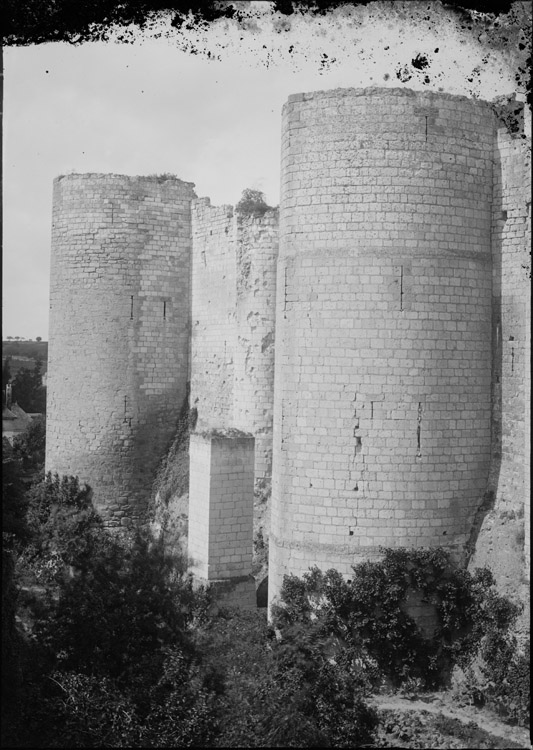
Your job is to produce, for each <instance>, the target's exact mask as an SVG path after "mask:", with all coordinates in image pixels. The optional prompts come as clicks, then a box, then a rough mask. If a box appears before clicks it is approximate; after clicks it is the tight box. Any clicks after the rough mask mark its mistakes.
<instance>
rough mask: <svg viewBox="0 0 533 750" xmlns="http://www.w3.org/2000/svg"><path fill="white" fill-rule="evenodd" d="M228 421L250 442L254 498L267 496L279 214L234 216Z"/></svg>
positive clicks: (272, 391)
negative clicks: (233, 307) (252, 443)
mask: <svg viewBox="0 0 533 750" xmlns="http://www.w3.org/2000/svg"><path fill="white" fill-rule="evenodd" d="M236 230H237V242H236V251H237V258H236V262H237V279H236V281H237V300H236V304H237V307H236V323H237V341H236V346H235V370H234V373H235V379H234V391H233V422H234V426H235V427H237V428H238V429H241V430H244V431H245V432H249V433H251V434H253V435H254V437H255V485H256V490H257V494H262V495H266V496H269V495H270V485H271V477H272V426H273V409H274V331H275V316H276V267H277V265H276V264H277V259H278V211H277V210H272V211H268V212H267V213H266V214H265V215H264V216H253V215H247V214H242V213H237V222H236Z"/></svg>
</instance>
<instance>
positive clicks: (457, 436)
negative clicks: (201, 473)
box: [269, 89, 494, 600]
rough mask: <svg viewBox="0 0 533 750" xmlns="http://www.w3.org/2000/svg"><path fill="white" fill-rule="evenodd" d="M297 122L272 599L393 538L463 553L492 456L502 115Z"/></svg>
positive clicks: (319, 111)
mask: <svg viewBox="0 0 533 750" xmlns="http://www.w3.org/2000/svg"><path fill="white" fill-rule="evenodd" d="M282 132H283V136H282V196H281V205H280V256H279V264H278V287H277V317H276V373H275V383H276V389H275V406H274V467H273V489H272V509H271V513H272V525H271V537H270V571H269V577H270V582H269V588H270V592H269V598H270V600H272V598H273V597H275V595H276V594H277V593H278V592H279V588H280V585H281V582H282V577H283V574H284V573H287V572H291V573H295V574H297V575H301V574H302V573H303V572H304V571H305V570H306V569H307V568H308V567H309V566H310V565H313V564H316V565H318V566H319V567H322V568H328V567H335V568H337V569H338V570H339V571H341V572H342V573H343V574H349V573H350V567H351V565H352V564H354V563H356V562H358V561H359V560H361V559H368V557H371V556H373V555H376V554H378V548H377V545H386V546H397V545H406V546H425V545H431V546H436V545H443V546H445V547H448V548H449V549H451V550H452V551H456V552H458V551H460V550H462V549H463V546H464V544H465V542H466V541H467V539H468V535H469V532H470V527H471V522H472V519H473V516H474V513H475V510H476V508H477V507H478V505H479V504H480V502H481V499H482V497H483V494H484V492H485V490H486V486H487V478H488V470H489V461H490V377H491V324H490V320H491V286H492V279H491V246H490V220H491V212H490V208H491V197H492V143H493V137H494V118H493V116H492V113H491V110H490V108H489V107H488V106H487V105H486V104H484V103H481V102H474V101H469V100H467V99H465V98H462V97H453V96H448V95H438V94H430V93H415V92H411V91H405V90H380V89H370V90H368V89H367V90H350V89H348V90H337V91H329V92H318V93H314V94H304V95H296V96H291V97H290V98H289V101H288V103H287V104H286V105H285V107H284V111H283V131H282Z"/></svg>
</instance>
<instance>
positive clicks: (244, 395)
mask: <svg viewBox="0 0 533 750" xmlns="http://www.w3.org/2000/svg"><path fill="white" fill-rule="evenodd" d="M277 256H278V212H277V210H274V209H272V210H269V211H267V212H266V213H265V214H264V215H255V214H248V213H243V212H235V213H234V212H233V209H232V207H231V206H211V205H210V202H209V199H206V198H202V199H199V200H197V201H195V202H194V204H193V259H192V266H193V272H192V290H193V292H192V340H191V397H190V403H191V406H192V407H193V408H196V409H198V422H197V430H198V431H205V430H210V429H217V430H230V429H234V428H236V429H238V430H241V431H244V432H246V433H249V434H252V435H253V436H254V437H255V490H256V492H255V497H256V518H255V525H256V527H257V528H259V527H260V528H261V529H262V531H263V534H264V536H265V537H267V536H268V499H269V496H270V487H271V476H272V426H273V403H274V330H275V314H276V262H277ZM194 449H195V448H194V446H193V445H192V444H191V450H194Z"/></svg>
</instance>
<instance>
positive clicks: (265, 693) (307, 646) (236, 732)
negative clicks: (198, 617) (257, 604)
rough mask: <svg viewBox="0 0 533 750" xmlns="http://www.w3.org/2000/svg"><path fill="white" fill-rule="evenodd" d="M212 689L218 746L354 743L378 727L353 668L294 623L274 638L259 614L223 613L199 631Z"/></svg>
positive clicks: (311, 632) (315, 634)
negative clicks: (333, 655) (281, 634)
mask: <svg viewBox="0 0 533 750" xmlns="http://www.w3.org/2000/svg"><path fill="white" fill-rule="evenodd" d="M199 637H200V638H201V644H200V646H199V647H200V649H201V650H202V652H203V654H204V659H205V666H206V668H207V669H210V670H211V672H210V673H211V683H210V684H211V686H212V687H213V689H214V690H215V691H216V692H217V693H218V699H217V704H216V705H217V711H216V735H215V739H214V744H215V745H216V746H219V747H243V746H244V747H353V746H354V744H358V743H364V742H369V741H370V740H371V738H372V736H373V733H374V730H375V727H376V726H377V718H376V714H375V712H374V711H373V710H372V709H370V708H369V707H368V706H367V705H366V703H365V702H364V689H363V688H362V687H361V684H360V681H359V680H358V678H357V675H356V674H355V673H354V671H353V670H352V669H351V665H349V664H347V663H344V662H343V661H342V660H337V661H335V662H333V661H331V660H330V658H331V653H330V648H329V644H328V643H327V642H325V641H324V639H323V638H322V636H321V634H320V633H319V632H318V631H317V630H316V629H315V628H313V627H312V626H310V627H309V626H303V625H300V624H297V625H296V626H294V627H293V628H291V629H288V630H286V631H285V632H284V634H283V638H282V640H281V641H280V642H278V640H277V638H276V637H275V634H274V630H273V629H272V628H271V627H270V626H269V625H268V624H267V622H266V619H265V616H264V614H262V613H257V612H254V613H227V612H221V613H220V615H219V616H218V617H217V618H214V619H212V620H211V621H209V622H208V623H206V625H205V627H204V628H203V629H202V630H201V631H200V632H199Z"/></svg>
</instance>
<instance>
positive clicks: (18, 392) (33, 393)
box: [13, 359, 46, 413]
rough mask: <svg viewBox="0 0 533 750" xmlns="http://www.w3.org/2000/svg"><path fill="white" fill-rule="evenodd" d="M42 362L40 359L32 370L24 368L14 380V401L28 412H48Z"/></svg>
mask: <svg viewBox="0 0 533 750" xmlns="http://www.w3.org/2000/svg"><path fill="white" fill-rule="evenodd" d="M41 368H42V361H41V360H40V359H38V360H37V361H36V362H35V367H34V368H33V370H30V369H29V368H27V367H22V368H21V369H20V370H19V371H18V372H17V374H16V375H15V377H14V379H13V401H16V402H17V404H18V405H19V406H20V407H21V408H22V409H24V411H26V412H39V413H42V412H44V411H45V410H46V389H45V388H43V385H42V374H41Z"/></svg>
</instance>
